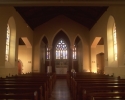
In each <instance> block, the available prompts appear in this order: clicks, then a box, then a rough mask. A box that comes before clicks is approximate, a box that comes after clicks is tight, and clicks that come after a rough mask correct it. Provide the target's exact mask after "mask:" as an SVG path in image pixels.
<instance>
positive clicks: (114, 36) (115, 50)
mask: <svg viewBox="0 0 125 100" xmlns="http://www.w3.org/2000/svg"><path fill="white" fill-rule="evenodd" d="M113 44H114V59H115V61H117V36H116V26H115V23H114V26H113Z"/></svg>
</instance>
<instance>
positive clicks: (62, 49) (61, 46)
mask: <svg viewBox="0 0 125 100" xmlns="http://www.w3.org/2000/svg"><path fill="white" fill-rule="evenodd" d="M56 59H67V45H66V44H65V42H64V41H63V40H60V41H59V42H58V43H57V45H56Z"/></svg>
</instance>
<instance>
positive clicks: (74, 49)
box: [73, 45, 76, 59]
mask: <svg viewBox="0 0 125 100" xmlns="http://www.w3.org/2000/svg"><path fill="white" fill-rule="evenodd" d="M73 59H76V46H75V45H74V48H73Z"/></svg>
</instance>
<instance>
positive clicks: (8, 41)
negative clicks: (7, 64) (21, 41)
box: [5, 24, 10, 61]
mask: <svg viewBox="0 0 125 100" xmlns="http://www.w3.org/2000/svg"><path fill="white" fill-rule="evenodd" d="M9 49H10V27H9V24H7V33H6V52H5V60H6V61H8V59H9Z"/></svg>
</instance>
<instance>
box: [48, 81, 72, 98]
mask: <svg viewBox="0 0 125 100" xmlns="http://www.w3.org/2000/svg"><path fill="white" fill-rule="evenodd" d="M50 100H72V97H71V95H70V91H69V88H68V85H67V81H66V79H57V80H56V83H55V86H54V88H53V91H52V93H51V97H50Z"/></svg>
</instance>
